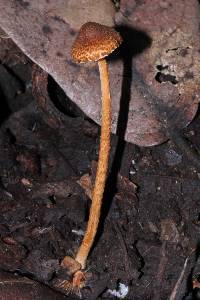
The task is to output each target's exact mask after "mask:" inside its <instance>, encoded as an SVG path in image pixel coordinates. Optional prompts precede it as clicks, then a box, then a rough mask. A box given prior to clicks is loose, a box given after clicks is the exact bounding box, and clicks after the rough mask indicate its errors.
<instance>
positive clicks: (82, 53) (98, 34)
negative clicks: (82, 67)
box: [71, 22, 122, 63]
mask: <svg viewBox="0 0 200 300" xmlns="http://www.w3.org/2000/svg"><path fill="white" fill-rule="evenodd" d="M121 42H122V38H121V36H120V34H119V33H118V32H117V31H115V29H113V28H111V27H108V26H105V25H101V24H98V23H95V22H88V23H85V24H84V25H83V26H82V27H81V28H80V31H79V34H78V36H77V38H76V40H75V42H74V44H73V46H72V51H71V55H72V59H73V60H74V61H75V62H76V63H86V62H89V61H98V60H100V59H102V58H104V57H106V56H107V55H109V54H110V53H111V52H113V51H114V50H115V49H116V48H117V47H118V46H119V45H120V44H121Z"/></svg>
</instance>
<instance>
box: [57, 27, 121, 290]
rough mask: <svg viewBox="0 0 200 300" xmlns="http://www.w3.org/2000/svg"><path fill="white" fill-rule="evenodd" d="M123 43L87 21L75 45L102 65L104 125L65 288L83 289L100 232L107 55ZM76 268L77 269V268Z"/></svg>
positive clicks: (76, 56) (81, 57)
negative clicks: (86, 212)
mask: <svg viewBox="0 0 200 300" xmlns="http://www.w3.org/2000/svg"><path fill="white" fill-rule="evenodd" d="M121 42H122V38H121V36H120V35H119V33H118V32H117V31H115V30H114V29H113V28H111V27H107V26H104V25H101V24H98V23H94V22H88V23H85V24H84V25H83V26H82V27H81V29H80V31H79V34H78V36H77V38H76V40H75V42H74V44H73V47H72V51H71V54H72V58H73V60H74V61H75V62H76V63H86V62H97V61H98V65H99V72H100V80H101V91H102V124H101V138H100V150H99V159H98V166H97V173H96V180H95V184H94V190H93V194H92V204H91V208H90V215H89V220H88V225H87V229H86V232H85V235H84V238H83V241H82V244H81V246H80V248H79V249H78V252H77V254H76V257H75V261H74V264H75V265H76V267H74V265H73V263H72V258H71V257H68V256H66V257H65V258H64V259H63V262H62V265H63V266H64V267H66V268H68V270H70V269H71V271H72V270H73V271H72V272H71V273H73V274H72V275H73V278H72V281H71V282H69V281H67V280H66V281H64V282H62V283H61V284H60V287H62V288H64V289H66V290H74V291H75V290H76V289H80V288H82V287H83V286H84V285H85V273H84V271H82V270H84V269H85V267H86V261H87V257H88V254H89V252H90V249H91V247H92V245H93V242H94V239H95V235H96V232H97V228H98V224H99V218H100V211H101V205H102V199H103V194H104V189H105V182H106V177H107V171H108V161H109V153H110V135H111V97H110V87H109V75H108V67H107V63H106V60H105V57H106V56H108V55H109V54H110V53H112V52H113V51H114V50H115V49H116V48H117V47H118V46H119V45H120V43H121ZM75 269H76V271H75V272H74V270H75Z"/></svg>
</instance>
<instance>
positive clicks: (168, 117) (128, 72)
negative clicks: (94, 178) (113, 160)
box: [0, 0, 200, 146]
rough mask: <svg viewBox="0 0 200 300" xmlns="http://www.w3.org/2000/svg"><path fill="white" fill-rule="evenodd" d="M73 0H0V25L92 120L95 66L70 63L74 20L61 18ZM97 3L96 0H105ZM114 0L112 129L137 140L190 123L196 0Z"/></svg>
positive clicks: (153, 140)
mask: <svg viewBox="0 0 200 300" xmlns="http://www.w3.org/2000/svg"><path fill="white" fill-rule="evenodd" d="M79 2H80V1H77V2H76V3H77V5H78V4H79ZM83 2H84V1H83ZM85 2H87V1H86V0H85ZM74 3H75V1H70V0H66V1H64V0H59V1H56V4H55V2H53V1H44V0H40V1H38V0H32V1H28V0H26V1H25V0H0V26H1V27H2V28H3V29H4V30H5V32H6V33H8V34H9V35H10V37H11V38H12V39H13V40H14V41H15V42H16V43H17V45H18V46H19V47H20V48H21V49H22V50H23V51H24V52H25V53H26V54H27V55H28V56H29V57H30V58H31V59H32V60H33V61H35V62H36V63H37V64H39V65H40V66H41V67H42V68H43V69H44V70H46V71H47V72H48V73H50V74H51V75H52V76H53V77H54V79H55V80H56V81H57V82H58V84H59V85H60V86H61V87H62V88H63V90H64V91H65V92H66V94H67V95H68V96H69V97H70V99H71V100H72V101H74V102H75V103H76V104H77V105H78V106H79V107H80V108H81V109H82V110H83V111H84V112H85V113H86V114H87V115H88V116H89V117H91V118H92V119H93V120H95V121H96V122H97V123H100V122H101V94H100V83H99V74H98V71H97V66H96V65H94V64H91V65H89V66H88V65H87V66H78V65H75V64H74V63H72V61H71V57H70V48H71V45H72V43H73V40H74V38H75V35H76V31H75V29H76V28H77V24H75V25H74V23H73V22H74V19H73V20H71V21H70V19H69V11H70V10H71V9H72V6H70V5H74ZM105 3H106V4H105ZM105 3H104V2H102V7H103V5H104V4H105V5H109V3H108V1H105ZM110 3H111V2H110ZM120 4H121V7H120V11H119V12H118V13H117V14H116V17H115V20H116V24H117V25H118V27H119V31H120V32H121V34H122V36H123V38H124V41H125V42H124V45H123V46H122V48H121V51H120V52H118V53H117V54H114V55H113V56H112V59H111V60H110V61H109V69H110V74H111V75H110V77H111V90H112V108H113V118H112V131H113V132H116V130H117V133H118V134H119V135H121V136H122V137H125V139H126V140H127V141H130V142H134V143H136V144H139V145H143V146H149V145H155V144H159V143H161V142H163V141H165V140H166V139H167V138H168V136H169V132H171V131H173V129H177V128H183V127H185V126H186V125H187V124H188V123H190V121H191V120H192V119H193V117H194V115H195V113H196V110H197V106H198V102H199V95H198V94H199V69H200V63H199V60H200V53H199V33H198V32H199V24H198V20H199V2H198V1H197V0H191V1H186V0H183V1H182V0H177V1H172V0H166V1H158V0H152V1H151V4H149V1H147V0H143V1H129V0H122V1H121V2H120ZM65 9H66V13H65ZM98 9H99V10H101V8H100V7H99V8H98ZM106 11H107V10H106ZM109 13H111V12H109ZM84 21H85V20H84ZM70 22H71V24H70ZM119 111H120V114H119ZM126 125H127V126H126Z"/></svg>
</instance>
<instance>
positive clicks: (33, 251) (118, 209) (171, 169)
mask: <svg viewBox="0 0 200 300" xmlns="http://www.w3.org/2000/svg"><path fill="white" fill-rule="evenodd" d="M10 53H11V52H10V51H9V52H8V53H7V54H5V53H3V54H4V56H3V54H2V53H1V64H0V97H1V112H0V122H1V130H0V174H1V177H0V210H1V215H0V269H1V272H0V283H1V284H0V299H8V300H10V299H12V300H13V299H27V300H29V299H36V300H37V299H58V300H60V299H64V298H66V297H67V296H64V295H63V293H64V292H63V291H62V290H59V289H58V288H57V287H56V285H57V282H59V280H62V279H64V278H65V276H66V275H65V273H64V271H63V270H62V268H61V266H60V261H61V260H62V258H63V257H64V256H65V255H70V256H73V255H74V254H75V253H76V251H77V249H78V247H79V245H80V243H81V240H82V233H83V231H84V230H85V228H86V225H87V218H88V213H89V207H90V203H91V201H90V199H89V197H88V196H87V194H86V190H84V189H83V188H82V187H81V186H80V184H79V183H78V181H79V180H80V179H81V177H82V176H83V175H85V174H87V173H89V174H92V176H91V177H92V179H93V178H94V173H95V163H94V161H97V159H98V144H99V133H100V129H99V127H98V126H97V125H95V124H94V123H93V122H91V121H90V120H88V119H87V117H86V116H84V115H83V113H82V112H80V110H79V109H78V108H76V107H74V105H73V104H72V103H71V102H69V100H68V99H67V98H66V96H65V95H64V94H63V93H62V91H61V90H60V89H59V87H58V86H57V85H56V83H55V82H54V81H53V80H52V79H51V78H49V79H48V92H49V95H50V98H51V100H52V103H53V102H54V103H55V99H56V101H57V104H56V106H57V107H58V108H59V109H60V110H62V113H58V112H57V113H56V111H57V110H56V108H54V105H53V104H52V103H51V104H49V105H50V108H51V110H53V112H52V111H51V114H50V115H49V114H48V113H49V112H48V111H47V112H45V111H44V110H45V108H44V107H43V108H44V110H42V109H41V106H38V105H39V104H38V103H40V104H41V102H40V101H39V102H38V99H36V97H35V98H34V97H33V94H32V89H31V73H32V69H33V65H32V63H31V62H30V61H28V60H27V59H25V58H23V59H19V56H18V55H17V56H15V55H11V54H12V53H11V54H10ZM8 54H9V55H10V56H9V55H8ZM2 57H3V58H4V59H2ZM16 57H17V59H16ZM45 76H46V75H45ZM66 80H67V79H66ZM42 84H43V83H42ZM45 88H46V87H45V84H44V91H45ZM37 92H38V91H37ZM40 92H41V91H40ZM43 96H44V97H45V95H43ZM38 97H39V96H38ZM40 100H41V99H40ZM66 103H67V105H66ZM46 109H47V110H48V109H49V107H46ZM54 109H55V115H54ZM63 112H64V113H63ZM58 116H61V117H60V118H61V119H63V120H64V121H63V122H62V125H58V126H57V124H58V123H57V120H56V118H57V117H58ZM54 118H55V119H54ZM54 121H55V126H54ZM182 135H184V137H185V138H187V139H188V140H189V141H190V145H189V146H187V147H193V148H194V147H195V148H196V149H199V148H200V114H198V115H197V117H196V119H195V120H194V121H193V122H192V124H191V125H190V126H188V128H187V129H185V131H184V132H183V133H182ZM191 143H192V146H191ZM176 144H178V142H177V143H176ZM194 145H195V146H194ZM180 149H182V148H181V147H178V146H177V145H175V144H174V142H172V141H168V142H167V143H165V144H163V145H160V146H157V147H153V148H140V147H138V146H135V145H131V144H128V143H125V142H124V141H121V140H118V139H117V137H116V136H113V137H112V154H111V163H110V175H109V178H108V182H107V189H106V193H105V199H104V207H103V211H102V218H101V224H100V228H99V232H98V236H97V239H96V242H95V245H94V247H93V249H92V251H91V254H90V256H89V259H88V264H87V267H88V273H89V274H90V276H89V277H90V278H89V279H88V286H87V287H86V288H85V289H84V290H83V291H82V298H83V299H115V296H112V295H111V292H110V290H118V289H119V286H120V284H121V283H123V284H124V285H126V286H127V287H128V289H129V291H128V294H127V296H126V299H133V300H139V299H140V300H148V299H153V300H161V299H163V300H165V299H171V300H174V299H176V300H186V299H187V300H189V299H200V292H199V288H198V287H199V286H200V283H199V274H200V267H199V266H200V261H199V244H198V243H199V233H200V209H199V207H200V206H199V198H200V182H199V180H200V169H199V168H198V166H195V164H194V161H195V160H192V159H191V158H190V159H189V158H188V156H187V151H184V150H183V149H182V150H180ZM184 149H185V148H184ZM188 149H189V150H188ZM188 149H187V150H188V151H190V150H191V151H192V148H188ZM183 151H184V152H183ZM48 286H49V287H50V288H48ZM77 297H78V296H76V295H68V299H78V298H77Z"/></svg>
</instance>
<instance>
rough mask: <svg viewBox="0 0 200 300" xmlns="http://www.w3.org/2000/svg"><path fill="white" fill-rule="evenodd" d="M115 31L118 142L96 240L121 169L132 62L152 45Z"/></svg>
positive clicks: (132, 32) (143, 37)
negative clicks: (119, 70) (119, 65)
mask: <svg viewBox="0 0 200 300" xmlns="http://www.w3.org/2000/svg"><path fill="white" fill-rule="evenodd" d="M116 29H117V31H119V32H120V34H121V36H122V38H123V43H122V45H121V46H120V47H119V49H118V50H116V51H115V52H114V53H113V54H112V55H111V56H109V58H108V61H113V60H118V59H121V60H122V61H123V80H122V87H121V91H122V92H121V98H120V109H119V114H118V121H117V129H116V134H117V136H118V140H117V145H116V148H115V154H114V158H113V161H112V165H111V170H110V174H109V176H108V179H107V183H106V189H105V193H104V199H109V201H104V202H103V207H102V214H101V220H100V226H99V233H98V238H99V237H100V235H101V233H102V231H103V223H104V220H105V218H106V216H107V214H108V212H109V209H110V207H111V204H112V200H113V197H114V195H115V193H116V191H117V176H118V173H119V171H120V168H121V162H122V158H123V154H124V150H125V145H126V142H125V140H124V137H125V133H126V128H127V123H128V113H129V105H130V100H131V85H132V76H133V75H132V74H133V70H132V60H133V58H134V57H135V56H137V55H139V54H141V53H142V52H143V51H144V50H145V49H147V48H149V47H150V45H151V43H152V40H151V38H150V37H149V36H148V35H147V34H146V33H145V32H144V31H139V30H136V29H134V28H132V27H128V26H119V27H117V28H116ZM98 238H97V239H98Z"/></svg>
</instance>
